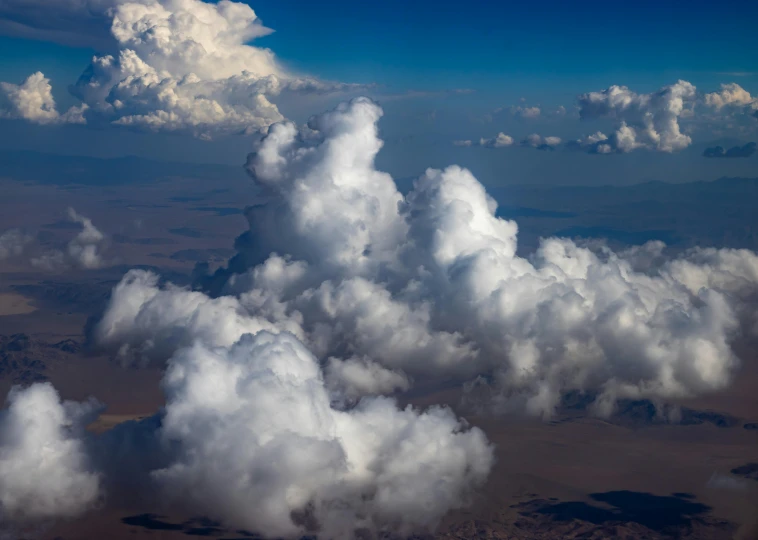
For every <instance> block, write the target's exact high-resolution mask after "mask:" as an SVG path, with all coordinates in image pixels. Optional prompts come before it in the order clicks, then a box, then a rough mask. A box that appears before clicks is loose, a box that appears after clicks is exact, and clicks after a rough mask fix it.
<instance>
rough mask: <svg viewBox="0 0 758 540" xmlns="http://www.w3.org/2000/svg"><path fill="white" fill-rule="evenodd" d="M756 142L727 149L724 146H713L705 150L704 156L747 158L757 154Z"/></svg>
mask: <svg viewBox="0 0 758 540" xmlns="http://www.w3.org/2000/svg"><path fill="white" fill-rule="evenodd" d="M755 150H756V144H755V143H754V142H749V143H747V144H745V145H743V146H733V147H731V148H730V149H728V150H725V149H724V147H723V146H713V147H710V148H706V149H705V150H704V151H703V156H705V157H709V158H746V157H750V156H752V155H753V154H755Z"/></svg>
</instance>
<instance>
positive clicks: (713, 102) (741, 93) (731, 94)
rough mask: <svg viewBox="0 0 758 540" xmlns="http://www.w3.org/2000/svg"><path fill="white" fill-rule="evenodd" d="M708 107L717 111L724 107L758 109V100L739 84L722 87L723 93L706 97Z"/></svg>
mask: <svg viewBox="0 0 758 540" xmlns="http://www.w3.org/2000/svg"><path fill="white" fill-rule="evenodd" d="M705 103H706V105H708V106H710V107H713V108H714V109H716V110H720V109H723V108H724V107H745V106H750V108H752V109H758V99H756V98H754V97H753V96H751V95H750V92H748V91H747V90H745V89H744V88H742V87H741V86H740V85H739V84H737V83H728V84H722V85H721V91H719V92H711V93H709V94H706V95H705Z"/></svg>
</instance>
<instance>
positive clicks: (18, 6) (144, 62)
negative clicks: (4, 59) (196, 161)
mask: <svg viewBox="0 0 758 540" xmlns="http://www.w3.org/2000/svg"><path fill="white" fill-rule="evenodd" d="M35 3H36V2H30V3H24V2H17V1H15V0H11V1H9V2H8V3H7V5H5V4H3V5H2V6H0V10H3V9H4V10H5V11H7V12H8V16H9V17H10V18H11V19H12V20H15V21H18V22H19V24H18V25H15V26H13V28H15V29H16V30H19V31H21V30H23V31H22V32H21V33H22V34H31V35H32V36H35V37H41V38H47V39H63V41H66V42H69V41H71V40H72V39H74V38H75V37H76V36H72V35H70V33H69V31H70V28H68V27H67V26H66V25H65V24H61V22H62V21H65V20H68V19H74V20H76V21H77V24H80V25H86V26H88V27H91V28H88V29H87V31H88V32H89V34H90V35H92V36H94V37H95V38H96V39H94V42H93V43H92V44H90V45H92V46H94V47H96V48H97V49H98V50H102V49H105V50H114V51H115V52H113V53H111V54H104V55H98V56H95V57H94V58H93V59H92V62H91V64H90V65H89V67H88V68H87V69H86V70H85V72H84V73H83V74H82V75H81V77H80V78H79V80H78V81H77V82H76V84H74V85H72V86H71V87H70V90H71V92H72V94H73V95H74V96H76V97H78V98H79V99H80V100H81V101H82V106H80V107H77V108H74V109H72V110H71V111H69V112H68V113H66V114H65V115H60V114H59V113H58V112H57V111H56V110H55V104H54V101H53V97H52V93H51V88H50V84H49V82H48V80H47V79H46V78H45V77H44V75H43V74H42V73H36V74H34V75H32V76H31V77H29V79H27V81H26V82H24V83H23V85H21V86H17V85H12V84H8V83H2V86H0V111H2V112H0V114H2V115H5V116H12V117H19V118H25V119H27V120H31V121H35V122H39V123H50V122H63V121H67V122H80V123H81V122H85V121H86V119H87V118H90V119H93V120H95V121H97V122H102V121H106V122H111V123H113V124H117V125H124V126H131V127H133V128H138V129H148V130H167V131H188V132H190V133H193V134H194V135H196V136H198V137H202V138H208V137H212V136H214V135H216V134H223V133H239V132H244V131H255V130H257V129H259V128H262V127H266V126H268V125H269V124H271V123H273V122H277V121H280V120H282V119H283V117H282V115H281V114H280V113H279V110H278V108H277V106H276V105H275V104H273V103H272V102H271V101H270V98H272V97H273V96H279V95H280V94H282V93H283V92H297V93H324V92H334V91H343V90H347V89H350V88H352V86H351V85H346V84H340V83H328V82H324V81H320V80H317V79H313V78H308V77H299V76H296V75H294V74H292V73H290V72H288V71H287V70H286V69H284V68H283V67H282V66H280V65H279V63H278V62H277V61H276V59H275V58H274V54H273V53H272V52H271V51H270V50H268V49H264V48H260V47H254V46H252V45H248V43H249V42H250V41H252V40H254V39H256V38H259V37H262V36H265V35H266V34H268V33H270V32H271V30H269V29H267V28H266V27H264V26H263V25H262V24H261V22H260V20H259V19H258V17H257V15H256V14H255V12H254V11H253V10H252V9H251V8H250V7H249V6H248V5H247V4H244V3H241V2H232V1H230V0H221V1H220V2H214V3H208V2H204V1H202V0H87V1H83V2H68V1H66V2H62V3H60V4H57V5H56V6H55V7H54V8H53V12H49V10H48V9H47V8H45V9H40V8H39V6H35ZM0 12H1V11H0ZM56 12H57V15H54V14H55V13H56ZM56 21H58V22H57V23H56ZM46 25H47V27H46ZM57 25H60V26H61V28H57ZM50 26H52V28H50ZM103 26H104V27H105V28H103ZM24 29H26V30H24ZM35 29H36V30H39V32H36V33H35V32H33V31H32V30H35ZM53 30H58V31H59V32H54V31H53ZM80 39H83V38H81V37H80Z"/></svg>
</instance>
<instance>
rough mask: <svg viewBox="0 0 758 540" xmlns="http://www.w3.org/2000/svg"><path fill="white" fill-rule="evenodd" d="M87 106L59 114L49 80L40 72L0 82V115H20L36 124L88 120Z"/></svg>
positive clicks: (77, 122) (21, 117)
mask: <svg viewBox="0 0 758 540" xmlns="http://www.w3.org/2000/svg"><path fill="white" fill-rule="evenodd" d="M86 109H87V106H86V105H82V106H80V107H72V108H70V109H69V110H68V111H67V112H66V113H64V114H62V115H61V114H60V113H59V112H58V110H57V109H56V108H55V99H53V93H52V87H51V86H50V81H49V79H47V78H46V77H45V76H44V75H43V74H42V73H40V72H39V71H38V72H37V73H33V74H32V75H29V77H27V78H26V80H25V81H24V82H23V83H21V84H20V85H19V84H12V83H7V82H0V118H18V119H23V120H28V121H30V122H34V123H35V124H58V123H71V124H83V123H86V121H85V119H84V117H83V113H84V111H85V110H86Z"/></svg>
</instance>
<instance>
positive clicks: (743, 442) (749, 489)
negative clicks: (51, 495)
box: [0, 168, 758, 540]
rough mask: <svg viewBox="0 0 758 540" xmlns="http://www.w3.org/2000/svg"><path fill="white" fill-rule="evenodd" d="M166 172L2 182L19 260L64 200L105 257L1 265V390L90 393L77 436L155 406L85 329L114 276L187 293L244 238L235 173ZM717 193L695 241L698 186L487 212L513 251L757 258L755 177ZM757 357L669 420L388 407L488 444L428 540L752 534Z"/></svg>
mask: <svg viewBox="0 0 758 540" xmlns="http://www.w3.org/2000/svg"><path fill="white" fill-rule="evenodd" d="M181 173H182V171H178V173H177V174H176V175H167V174H163V173H161V174H158V173H156V175H154V176H151V175H147V177H146V179H143V180H142V181H139V182H136V181H135V182H130V181H118V182H113V183H111V184H108V183H105V184H104V185H88V186H86V189H85V187H84V186H83V185H81V184H77V183H75V182H74V181H70V180H65V181H63V180H61V181H58V182H56V181H53V180H51V181H44V180H41V179H40V178H33V179H24V178H13V177H9V176H6V177H5V178H3V179H1V180H0V190H2V192H3V194H4V196H3V197H2V200H0V230H6V229H11V228H19V229H22V230H24V231H29V233H30V234H32V235H33V236H34V237H35V238H36V243H35V249H45V248H47V247H58V246H62V245H65V243H66V242H67V241H68V240H69V239H70V237H71V236H72V235H73V234H75V232H76V231H75V227H72V224H71V223H70V222H69V221H67V220H66V217H65V216H66V214H65V212H66V208H67V207H73V208H75V209H76V211H77V212H79V213H81V214H84V215H86V216H87V217H89V218H90V219H92V221H93V223H95V224H96V225H97V227H98V228H99V229H100V230H102V231H104V232H105V233H106V234H107V237H108V250H107V251H106V252H105V256H106V258H107V259H108V260H109V261H110V262H109V264H108V265H107V266H106V267H105V268H102V269H98V270H67V271H65V272H54V271H53V272H51V271H46V270H42V269H39V268H35V267H33V266H32V265H30V264H29V262H28V257H25V258H15V259H8V260H5V261H0V392H1V393H2V394H3V395H5V394H6V393H7V392H8V390H9V389H10V388H11V386H13V385H19V384H20V385H27V384H30V383H32V382H36V381H46V380H47V381H51V382H52V383H54V385H55V387H56V388H57V389H58V391H59V392H60V393H61V396H62V397H63V398H65V399H76V400H81V399H85V398H87V397H89V396H94V397H95V398H97V399H98V400H100V401H102V402H103V403H105V404H107V410H106V411H105V412H104V414H103V415H101V416H100V418H99V419H98V420H97V421H96V422H95V423H94V424H92V425H91V426H89V429H90V430H91V431H92V432H93V433H103V432H105V431H107V430H110V429H113V428H114V426H117V425H119V424H120V423H122V422H128V421H140V420H143V419H145V418H149V417H150V416H152V415H154V414H155V413H156V412H157V411H159V409H160V407H161V406H162V404H163V403H162V400H163V397H162V393H161V390H160V379H161V367H160V366H155V365H152V366H151V365H148V366H140V367H135V366H123V365H121V363H119V362H118V361H117V360H116V359H114V358H111V357H109V356H108V355H104V354H102V353H101V352H100V351H97V350H96V349H94V348H93V347H91V344H90V343H89V342H88V337H87V329H88V327H89V325H91V322H92V320H94V319H93V318H96V317H98V315H99V313H100V312H101V311H102V310H103V307H104V305H105V303H106V302H107V300H108V297H109V294H110V291H111V289H112V288H113V286H114V285H115V284H116V283H117V282H118V281H119V279H120V278H121V276H122V275H123V274H124V273H125V272H126V271H127V270H128V269H129V268H135V267H141V268H150V269H153V270H154V271H155V272H157V273H159V274H160V275H161V276H162V277H163V278H164V279H166V280H168V281H171V282H173V283H176V284H178V285H186V284H188V283H190V281H191V275H192V271H193V268H194V267H195V265H196V264H208V265H209V267H210V268H211V269H213V268H215V267H218V266H221V265H223V264H225V262H226V261H227V260H228V259H229V257H230V256H231V255H233V254H234V253H235V250H234V238H235V237H236V236H238V235H239V234H240V233H241V232H243V231H244V230H245V228H246V221H245V219H244V208H245V206H247V205H249V204H253V203H254V202H255V193H254V191H253V189H252V187H251V185H250V184H249V183H248V182H247V180H246V179H245V176H244V174H242V172H241V170H240V171H239V172H238V173H235V172H234V169H233V168H229V170H219V171H215V172H213V171H211V172H210V173H208V177H205V178H190V177H183V176H181ZM6 174H7V173H6ZM66 178H67V177H66ZM721 182H723V183H724V185H728V186H736V187H734V192H735V194H734V196H733V197H732V199H730V201H731V202H728V204H730V205H731V206H729V208H731V210H730V211H728V212H726V213H725V215H724V216H725V217H723V218H722V219H721V220H720V221H719V222H717V223H715V224H714V223H713V222H711V225H712V227H711V228H710V229H709V233H708V235H706V236H703V235H698V226H699V223H701V222H702V221H703V220H702V219H701V218H702V213H701V212H700V211H699V210H698V207H697V204H698V200H707V199H708V198H709V195H708V193H707V190H708V189H709V186H706V187H705V188H703V187H702V186H700V187H699V188H700V189H701V191H703V190H705V191H706V194H705V195H703V194H702V193H700V194H698V193H695V194H692V193H694V192H692V191H691V192H687V193H689V195H686V194H685V197H686V200H687V201H689V202H688V203H687V204H685V205H683V208H684V210H683V211H682V214H681V215H679V216H674V217H671V216H669V217H668V218H664V216H663V214H664V213H665V212H664V210H663V209H662V210H661V211H660V212H657V211H656V210H655V208H657V207H658V206H660V205H665V204H666V201H669V202H670V200H671V199H672V198H680V199H681V197H682V195H681V194H680V195H676V194H674V195H672V194H671V193H670V191H672V190H674V191H675V190H676V189H677V188H678V189H680V190H683V189H686V188H682V187H681V186H677V187H672V188H661V187H660V186H657V185H656V186H652V188H650V189H648V190H647V191H645V190H644V188H643V187H639V188H635V189H636V190H637V191H634V193H635V194H636V195H635V196H634V197H633V199H634V200H631V201H630V202H628V203H622V202H620V200H616V199H618V198H619V197H620V196H617V194H616V193H615V192H612V193H611V194H610V195H608V196H607V197H610V199H613V200H608V201H607V204H606V203H603V201H598V199H597V198H598V197H600V196H601V195H600V193H599V192H597V193H595V194H593V195H592V197H595V199H593V200H592V204H591V205H590V204H588V203H587V200H588V198H587V196H586V194H585V196H582V197H578V196H577V198H576V200H577V201H582V204H580V203H579V202H574V201H573V200H572V198H571V197H566V196H565V194H554V195H549V194H547V195H544V196H540V195H539V190H537V191H534V190H532V191H529V190H526V189H524V190H522V192H519V190H517V189H503V190H502V192H503V193H502V197H503V198H507V201H506V203H503V201H501V203H503V207H502V210H501V213H502V214H503V215H506V216H509V215H510V216H514V217H518V219H519V223H520V225H521V227H522V229H523V230H525V231H536V232H534V233H533V234H532V236H531V237H529V236H527V237H526V240H525V245H524V246H522V247H523V249H528V248H529V246H530V244H531V245H532V246H533V245H534V243H535V242H536V240H537V238H538V236H540V235H547V234H556V233H562V234H565V235H569V236H583V235H584V236H593V235H597V236H605V237H608V238H609V240H610V241H611V242H615V243H620V244H627V245H628V244H633V243H639V242H640V241H645V240H648V239H651V238H655V237H656V235H658V236H664V237H665V238H664V239H665V240H668V241H669V242H671V243H672V245H673V246H674V247H675V248H676V247H680V248H681V249H684V248H686V247H688V246H691V245H697V244H701V245H707V244H710V243H719V242H720V243H721V244H724V243H725V244H728V245H730V246H732V247H749V248H755V247H756V244H755V242H756V233H755V231H756V226H758V224H757V223H756V217H755V215H754V213H751V212H747V210H745V204H747V203H746V202H745V201H746V197H745V193H746V192H750V193H753V191H751V190H755V189H756V187H758V181H752V183H747V181H745V182H742V183H739V184H729V182H728V181H727V180H722V181H721ZM562 189H564V188H562ZM565 189H568V188H565ZM619 189H621V188H619ZM623 189H627V190H632V188H623ZM746 190H747V191H746ZM726 191H727V192H728V189H727V190H726ZM682 192H683V191H682ZM720 192H722V193H723V190H722V191H720ZM495 193H497V191H496V192H495ZM659 199H660V201H659ZM625 200H627V201H628V200H629V199H628V198H627V199H625ZM752 200H754V199H752ZM640 201H643V202H644V203H646V204H647V207H648V208H650V209H652V210H650V211H649V212H648V213H647V217H646V218H645V219H641V220H638V221H637V223H638V225H637V227H638V229H636V230H632V231H629V230H622V228H620V227H619V226H618V223H614V221H613V220H614V219H615V220H617V221H618V222H623V220H624V215H625V212H638V208H639V205H640V204H643V202H640ZM624 205H625V206H624ZM614 216H615V217H614ZM757 351H758V349H756V346H755V344H751V343H740V344H739V347H738V352H739V355H740V358H741V361H742V365H741V367H740V369H739V371H738V374H737V377H736V378H735V381H734V382H733V384H732V385H731V386H730V388H729V389H728V390H726V391H722V392H720V393H717V394H711V395H706V396H704V397H702V398H699V399H697V400H688V401H682V402H681V403H677V404H674V405H678V406H680V407H681V408H682V409H681V410H682V421H681V422H679V423H676V424H674V423H669V422H667V421H663V420H661V419H659V418H658V417H657V416H656V414H655V407H654V406H652V404H650V403H649V402H644V401H640V402H633V401H629V402H625V403H622V404H621V406H620V408H619V410H618V411H617V413H616V414H615V416H613V417H612V418H610V419H607V420H600V419H597V418H593V417H591V416H590V415H589V414H588V413H587V411H586V410H585V408H584V406H583V403H582V396H574V399H567V400H566V401H565V403H564V404H563V406H562V407H561V409H560V412H559V414H558V415H557V416H556V417H554V418H551V419H549V420H542V419H536V418H525V417H523V416H517V415H505V414H504V415H494V414H491V413H483V412H481V411H480V410H478V409H477V408H476V407H472V406H471V405H470V404H467V402H465V401H464V400H462V393H461V389H460V388H459V387H456V386H449V387H446V386H445V385H444V384H439V383H438V382H435V383H434V384H429V385H423V384H421V385H419V387H418V388H416V389H414V391H413V392H411V393H409V394H408V395H400V396H398V399H399V400H400V401H401V402H404V403H410V404H413V405H415V406H418V407H422V408H423V407H426V406H428V405H431V404H434V403H440V402H443V403H447V404H448V405H450V406H451V407H453V408H454V409H455V410H456V411H457V412H458V413H460V414H461V415H463V416H465V417H466V418H467V420H468V421H469V422H470V423H471V424H473V425H476V426H479V427H481V428H482V429H483V430H484V431H485V432H486V434H487V436H488V437H489V439H490V440H491V441H492V442H493V443H494V444H495V445H496V466H495V468H494V470H493V472H492V474H491V475H490V479H489V481H488V483H487V485H486V486H485V487H484V489H482V490H481V491H480V492H479V493H478V494H477V495H476V498H475V499H474V500H472V501H471V504H470V506H469V507H468V508H467V509H465V510H460V511H456V512H453V513H452V514H450V515H449V516H448V517H447V518H446V519H445V520H444V522H443V523H441V524H440V526H439V528H438V529H437V530H436V531H430V532H429V535H428V537H429V538H432V537H434V538H445V539H453V538H460V539H463V538H502V539H506V538H508V539H529V538H591V539H596V538H597V539H599V538H630V539H631V538H649V539H658V538H699V539H710V538H713V539H719V538H724V539H727V538H743V539H748V538H758V529H756V520H758V465H756V463H758V392H756V388H758V352H757ZM14 534H17V535H18V537H21V538H26V537H29V538H32V537H34V538H44V539H50V540H53V539H57V540H87V539H102V538H112V539H121V538H124V539H126V538H129V539H136V538H151V539H174V538H177V539H178V538H191V537H208V538H219V539H222V538H224V539H232V538H235V539H242V538H257V537H258V535H257V534H256V531H238V530H229V529H227V528H225V527H224V526H223V525H222V524H219V523H216V522H213V521H211V520H208V519H207V518H205V517H204V516H194V515H184V514H183V513H182V512H181V510H177V509H172V508H167V507H156V506H154V505H153V504H152V503H150V502H148V501H134V500H121V498H120V497H109V498H107V499H106V500H105V501H103V502H102V504H101V507H100V508H99V509H97V510H95V511H92V512H90V513H89V514H87V515H86V516H85V517H83V518H80V519H77V520H73V521H59V522H55V523H50V524H47V525H46V526H44V527H42V528H41V529H39V530H36V529H35V530H33V531H16V532H15V533H14Z"/></svg>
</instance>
